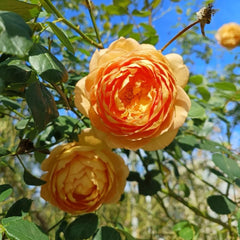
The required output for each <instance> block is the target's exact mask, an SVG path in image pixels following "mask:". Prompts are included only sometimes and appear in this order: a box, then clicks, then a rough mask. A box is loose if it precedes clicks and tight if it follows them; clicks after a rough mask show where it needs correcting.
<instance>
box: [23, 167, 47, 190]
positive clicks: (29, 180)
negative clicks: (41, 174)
mask: <svg viewBox="0 0 240 240" xmlns="http://www.w3.org/2000/svg"><path fill="white" fill-rule="evenodd" d="M23 180H24V182H25V183H26V184H28V185H32V186H41V185H43V184H45V183H46V182H45V181H43V180H42V179H40V178H37V177H35V176H33V175H32V174H31V173H30V172H29V171H27V170H26V169H24V173H23Z"/></svg>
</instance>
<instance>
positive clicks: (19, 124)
mask: <svg viewBox="0 0 240 240" xmlns="http://www.w3.org/2000/svg"><path fill="white" fill-rule="evenodd" d="M28 122H29V119H21V120H20V121H18V122H17V124H16V125H15V128H16V129H17V130H23V129H25V128H26V127H27V124H28Z"/></svg>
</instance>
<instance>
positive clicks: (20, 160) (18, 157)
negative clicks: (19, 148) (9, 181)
mask: <svg viewBox="0 0 240 240" xmlns="http://www.w3.org/2000/svg"><path fill="white" fill-rule="evenodd" d="M16 157H17V159H18V160H19V162H20V164H21V165H22V167H23V169H24V170H26V167H25V165H24V163H23V161H22V159H21V158H20V156H19V155H18V154H16Z"/></svg>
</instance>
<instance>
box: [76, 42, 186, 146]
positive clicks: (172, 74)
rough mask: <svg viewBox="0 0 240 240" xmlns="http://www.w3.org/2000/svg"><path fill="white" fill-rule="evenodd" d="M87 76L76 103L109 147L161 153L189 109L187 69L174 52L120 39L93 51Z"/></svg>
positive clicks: (174, 134) (78, 85) (79, 83)
mask: <svg viewBox="0 0 240 240" xmlns="http://www.w3.org/2000/svg"><path fill="white" fill-rule="evenodd" d="M89 70H90V72H89V74H88V76H86V77H84V78H83V79H81V80H80V81H79V82H78V83H77V85H76V88H75V105H76V107H77V108H78V109H79V111H80V112H82V113H83V114H84V115H85V116H87V117H89V119H90V120H91V123H92V125H93V128H94V131H95V133H96V135H97V136H98V137H100V138H101V139H105V140H106V143H107V144H108V145H109V147H112V148H126V149H132V150H136V149H138V148H143V149H145V150H157V149H162V148H164V147H165V146H167V145H168V144H170V143H171V141H172V140H173V139H174V137H175V136H176V134H177V132H178V129H179V127H180V126H182V125H183V123H184V121H185V119H186V117H187V114H188V111H189V109H190V99H189V97H188V96H187V94H186V93H185V92H184V90H183V87H184V86H185V85H186V83H187V81H188V77H189V71H188V69H187V67H186V66H185V65H184V64H183V61H182V57H181V56H179V55H178V54H169V55H166V56H164V55H162V53H161V52H160V51H158V50H156V49H155V48H154V47H153V46H152V45H150V44H139V43H138V42H137V41H135V40H134V39H131V38H129V39H125V38H120V39H118V40H117V41H115V42H113V43H112V44H111V45H110V46H109V47H108V48H107V49H103V50H100V51H98V50H97V51H96V52H95V53H94V54H93V56H92V59H91V61H90V69H89Z"/></svg>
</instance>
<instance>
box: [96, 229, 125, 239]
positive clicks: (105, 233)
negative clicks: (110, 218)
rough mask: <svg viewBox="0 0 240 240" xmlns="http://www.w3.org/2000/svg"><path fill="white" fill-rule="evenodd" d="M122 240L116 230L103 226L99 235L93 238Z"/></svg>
mask: <svg viewBox="0 0 240 240" xmlns="http://www.w3.org/2000/svg"><path fill="white" fill-rule="evenodd" d="M110 239H112V240H113V239H114V240H121V236H120V234H119V232H117V231H116V230H115V229H114V228H111V227H108V226H103V227H101V228H100V229H99V230H98V231H97V234H96V235H95V236H94V237H93V240H110Z"/></svg>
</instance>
